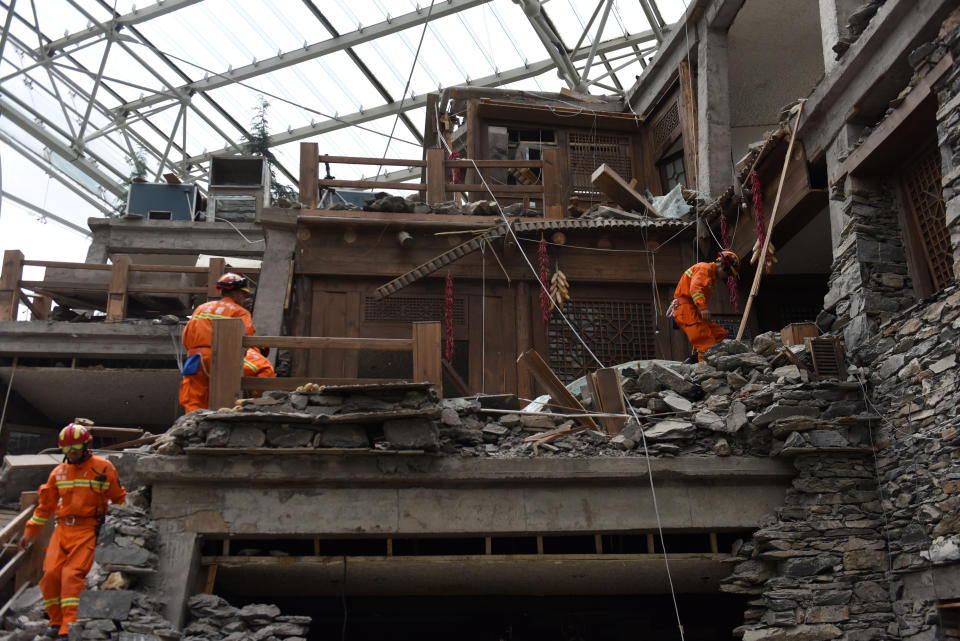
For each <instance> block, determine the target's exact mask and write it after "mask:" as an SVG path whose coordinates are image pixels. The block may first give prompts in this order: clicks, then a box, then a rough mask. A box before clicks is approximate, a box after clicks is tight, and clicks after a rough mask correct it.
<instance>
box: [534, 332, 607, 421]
mask: <svg viewBox="0 0 960 641" xmlns="http://www.w3.org/2000/svg"><path fill="white" fill-rule="evenodd" d="M517 362H518V363H523V364H524V365H525V366H526V367H527V369H529V370H530V373H531V374H533V377H534V378H535V379H537V380H538V381H540V384H541V385H543V386H544V387H546V388H547V391H548V392H550V398H551V399H552V400H553V402H554V404H555V405H556V406H559V407H556V406H555V407H552V408H551V409H553V410H554V411H555V412H557V413H560V414H580V413H583V414H586V413H587V410H586V409H584V407H583V405H581V404H580V401H578V400H577V397H576V396H574V395H573V394H572V393H571V392H570V390H568V389H567V388H566V386H565V385H564V384H563V382H562V381H561V380H560V379H559V378H557V375H556V374H554V373H553V370H552V369H550V366H549V365H547V363H546V361H544V360H543V357H542V356H540V353H539V352H537V350H535V349H528V350H527V351H525V352H524V353H523V354H521V355H520V357H519V358H518V359H517ZM576 421H577V422H578V423H580V425H582V426H584V427H586V428H588V429H591V430H597V431H598V432H599V431H600V426H599V425H597V423H596V421H594V420H593V419H592V418H591V417H589V416H584V417H583V418H578V419H576Z"/></svg>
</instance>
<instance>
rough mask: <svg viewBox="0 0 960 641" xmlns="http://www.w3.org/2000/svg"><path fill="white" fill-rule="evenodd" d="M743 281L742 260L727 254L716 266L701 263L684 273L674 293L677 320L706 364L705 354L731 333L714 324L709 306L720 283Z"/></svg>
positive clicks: (722, 252)
mask: <svg viewBox="0 0 960 641" xmlns="http://www.w3.org/2000/svg"><path fill="white" fill-rule="evenodd" d="M729 276H735V277H737V278H739V277H740V257H739V256H737V255H736V254H735V253H733V252H732V251H728V250H724V251H721V252H720V253H719V254H718V255H717V259H716V260H715V261H713V262H712V263H697V264H696V265H694V266H693V267H691V268H690V269H688V270H686V271H685V272H683V276H681V277H680V282H679V283H678V284H677V289H676V291H675V292H674V293H673V306H672V307H673V320H674V321H675V322H676V324H677V327H679V328H680V329H682V330H683V333H684V334H686V335H687V338H688V339H689V340H690V342H691V343H692V344H693V347H694V349H695V350H697V356H698V358H699V359H700V360H703V353H704V352H705V351H707V350H708V349H710V347H712V346H713V345H716V344H717V343H719V342H720V341H722V340H724V339H725V338H726V337H727V330H725V329H724V328H722V327H720V326H719V325H717V324H716V323H714V322H712V321H711V320H710V310H709V309H708V308H707V304H708V303H709V302H710V296H711V295H712V294H713V284H714V283H715V282H716V281H717V279H718V278H719V279H721V280H726V279H727V278H728V277H729ZM691 358H692V357H691Z"/></svg>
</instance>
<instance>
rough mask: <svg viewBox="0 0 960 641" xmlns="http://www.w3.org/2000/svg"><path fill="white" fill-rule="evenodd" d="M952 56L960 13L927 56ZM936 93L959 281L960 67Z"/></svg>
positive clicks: (958, 44) (959, 52)
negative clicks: (947, 54) (948, 54)
mask: <svg viewBox="0 0 960 641" xmlns="http://www.w3.org/2000/svg"><path fill="white" fill-rule="evenodd" d="M948 51H949V52H950V53H952V54H953V58H954V60H958V59H960V9H958V10H956V11H954V12H953V14H952V15H951V16H950V17H949V18H948V19H947V20H946V22H944V23H943V26H942V28H941V29H940V35H939V37H938V38H937V41H936V43H935V46H934V49H933V50H932V51H931V53H930V56H929V62H933V61H935V60H939V58H937V56H943V55H946V53H947V52H948ZM934 91H936V93H937V103H938V104H939V106H940V109H939V110H938V111H937V138H938V140H939V141H940V163H941V167H940V173H941V175H942V176H943V183H942V184H943V201H944V203H945V204H946V208H947V212H946V213H947V216H946V227H947V231H948V232H949V233H950V246H951V247H952V249H953V274H954V277H955V278H960V98H957V96H960V66H958V65H956V64H954V65H953V68H952V69H950V71H948V72H947V73H946V74H944V76H943V78H941V79H940V81H939V82H938V83H937V84H936V85H935V86H934Z"/></svg>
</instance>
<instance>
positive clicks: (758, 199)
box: [750, 172, 773, 274]
mask: <svg viewBox="0 0 960 641" xmlns="http://www.w3.org/2000/svg"><path fill="white" fill-rule="evenodd" d="M750 189H752V190H753V218H754V220H756V221H757V246H758V247H760V248H762V247H763V243H764V241H765V240H766V238H767V219H766V216H764V214H763V191H762V189H761V187H760V177H759V176H757V172H753V173H752V174H750ZM750 262H753V261H752V260H751V261H750ZM760 262H761V264H762V265H763V266H764V269H766V270H767V273H768V274H769V273H770V266H771V265H772V264H773V251H772V247H770V248H768V249H767V255H766V256H762V257H761V260H760Z"/></svg>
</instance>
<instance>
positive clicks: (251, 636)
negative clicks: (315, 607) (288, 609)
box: [182, 594, 312, 641]
mask: <svg viewBox="0 0 960 641" xmlns="http://www.w3.org/2000/svg"><path fill="white" fill-rule="evenodd" d="M187 610H188V612H189V619H188V623H187V625H186V626H184V628H183V637H182V641H306V639H305V637H306V635H307V631H308V630H309V629H310V623H311V621H312V619H311V618H310V617H308V616H294V615H283V614H281V612H280V608H278V607H277V606H275V605H267V604H261V603H252V604H250V605H245V606H243V607H242V608H235V607H233V606H231V605H230V604H229V603H227V601H226V600H225V599H222V598H221V597H218V596H216V595H215V594H197V595H194V596H192V597H190V598H189V599H187Z"/></svg>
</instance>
